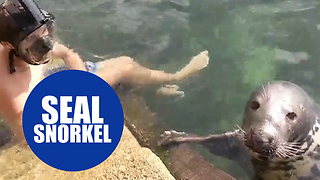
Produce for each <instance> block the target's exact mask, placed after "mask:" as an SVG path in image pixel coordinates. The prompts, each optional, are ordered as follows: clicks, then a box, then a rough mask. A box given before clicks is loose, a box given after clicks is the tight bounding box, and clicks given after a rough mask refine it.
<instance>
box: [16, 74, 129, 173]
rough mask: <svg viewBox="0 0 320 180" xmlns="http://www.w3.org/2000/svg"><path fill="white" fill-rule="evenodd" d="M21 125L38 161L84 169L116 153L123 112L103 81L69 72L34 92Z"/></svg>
mask: <svg viewBox="0 0 320 180" xmlns="http://www.w3.org/2000/svg"><path fill="white" fill-rule="evenodd" d="M22 125H23V131H24V135H25V138H26V140H27V143H28V144H29V146H30V148H31V150H32V151H33V152H34V154H35V155H36V156H37V157H38V158H39V159H41V160H42V161H43V162H45V163H46V164H48V165H50V166H52V167H54V168H56V169H60V170H65V171H81V170H86V169H90V168H92V167H94V166H97V165H98V164H100V163H102V162H103V161H104V160H106V159H107V158H108V157H109V156H110V155H111V154H112V153H113V151H114V150H115V149H116V147H117V146H118V144H119V141H120V139H121V136H122V131H123V126H124V116H123V109H122V106H121V103H120V100H119V98H118V96H117V94H116V93H115V91H114V90H113V89H112V87H111V86H110V85H109V84H108V83H106V82H105V81H104V80H103V79H101V78H100V77H98V76H96V75H94V74H92V73H89V72H85V71H79V70H66V71H61V72H58V73H55V74H52V75H50V76H48V77H46V78H45V79H43V80H42V81H41V82H40V83H39V84H38V85H37V86H36V87H35V88H34V89H33V90H32V92H31V94H30V95H29V97H28V99H27V101H26V104H25V106H24V111H23V118H22Z"/></svg>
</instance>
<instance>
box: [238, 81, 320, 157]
mask: <svg viewBox="0 0 320 180" xmlns="http://www.w3.org/2000/svg"><path fill="white" fill-rule="evenodd" d="M313 105H314V103H313V102H312V100H311V99H310V98H309V96H308V95H307V93H306V92H305V91H304V90H303V89H302V88H300V87H299V86H297V85H296V84H293V83H290V82H286V81H275V82H269V83H267V84H264V85H262V86H261V87H259V88H258V89H256V90H255V91H254V92H253V93H252V94H251V97H250V99H249V100H248V102H247V104H246V108H245V116H244V120H243V125H242V129H243V130H244V132H245V141H244V142H245V145H246V146H247V147H248V148H250V149H251V150H252V152H254V153H257V154H258V155H259V156H264V157H267V158H269V159H272V158H275V157H276V158H290V157H292V156H296V155H299V154H301V153H303V152H305V151H306V149H307V148H308V147H309V146H310V145H309V144H305V142H309V141H310V139H309V140H308V138H311V137H310V136H309V132H310V130H311V129H312V126H313V125H314V123H315V113H314V110H313V109H314V108H313Z"/></svg>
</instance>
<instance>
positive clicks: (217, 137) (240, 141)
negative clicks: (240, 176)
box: [158, 81, 320, 180]
mask: <svg viewBox="0 0 320 180" xmlns="http://www.w3.org/2000/svg"><path fill="white" fill-rule="evenodd" d="M319 122H320V108H319V105H318V104H317V103H316V102H315V101H314V100H313V99H312V98H311V97H310V96H309V95H308V94H307V92H306V91H304V90H303V89H302V88H301V87H300V86H299V85H297V84H294V83H291V82H288V81H272V82H268V83H266V84H263V85H261V86H260V87H258V88H257V89H256V90H254V91H253V92H252V94H251V95H250V98H249V100H248V101H247V103H246V106H245V110H244V117H243V121H242V125H241V127H239V126H237V128H235V130H232V131H227V132H225V133H223V134H212V135H209V136H198V135H192V134H187V133H185V132H177V131H174V130H171V131H165V132H164V133H163V134H162V135H161V140H160V141H159V143H158V144H159V145H161V146H170V145H174V144H175V145H177V144H181V143H197V144H201V145H203V146H204V147H206V148H207V149H209V151H210V152H211V153H212V154H214V155H219V156H223V157H226V158H228V159H231V160H233V161H236V162H238V163H239V164H240V166H241V167H243V168H244V169H245V170H246V171H247V172H248V175H249V176H251V177H252V178H253V179H262V180H271V179H272V180H273V179H275V180H306V179H312V180H314V179H320V132H319V129H320V123H319ZM248 165H250V166H248Z"/></svg>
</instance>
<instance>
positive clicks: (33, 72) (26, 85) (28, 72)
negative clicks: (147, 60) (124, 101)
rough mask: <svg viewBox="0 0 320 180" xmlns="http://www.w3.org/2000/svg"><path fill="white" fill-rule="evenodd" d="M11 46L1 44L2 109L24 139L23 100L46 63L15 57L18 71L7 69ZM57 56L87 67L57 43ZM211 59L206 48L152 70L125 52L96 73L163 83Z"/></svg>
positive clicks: (111, 81)
mask: <svg viewBox="0 0 320 180" xmlns="http://www.w3.org/2000/svg"><path fill="white" fill-rule="evenodd" d="M9 49H10V47H7V46H1V45H0V76H1V78H0V85H1V86H0V99H1V101H0V113H1V114H2V116H3V117H4V118H5V121H6V123H7V124H8V125H9V127H10V129H11V131H12V132H13V134H14V135H15V139H16V140H17V141H18V142H25V138H24V134H23V129H22V112H23V107H24V104H25V102H26V100H27V97H28V95H29V94H30V92H31V91H32V89H33V88H34V87H35V86H36V84H38V83H39V82H40V81H41V80H42V79H43V74H44V71H45V68H46V66H47V65H39V66H32V65H29V64H27V63H25V62H24V61H23V60H21V59H19V58H15V61H14V62H15V67H16V72H15V73H14V74H10V73H9V71H8V62H9V60H8V52H9ZM51 56H52V57H54V58H62V59H63V60H64V62H65V63H66V65H67V66H68V67H69V68H70V69H78V70H85V67H84V64H83V60H82V59H81V58H80V56H79V55H78V54H77V53H76V52H74V51H72V50H71V49H69V48H67V47H66V46H64V45H62V44H60V43H56V44H55V46H54V49H53V50H52V52H51ZM208 63H209V57H208V52H207V51H204V52H202V53H200V54H199V55H197V56H195V57H193V58H192V59H191V61H190V62H189V64H187V65H186V66H185V67H184V68H182V69H181V70H180V71H178V72H176V73H173V74H170V73H166V72H163V71H157V70H151V69H148V68H146V67H143V66H141V65H139V64H138V63H137V62H135V61H134V60H133V59H132V58H130V57H127V56H122V57H118V58H113V59H108V60H105V61H101V62H99V63H98V70H97V75H98V76H100V77H101V78H102V79H104V80H105V81H106V82H107V83H108V84H110V85H111V86H113V85H116V84H118V83H119V82H120V81H121V82H126V83H130V84H133V85H138V84H139V85H149V84H163V83H171V82H174V81H179V80H182V79H183V78H186V77H188V76H189V75H191V74H193V73H195V72H197V71H199V70H201V69H203V68H205V67H206V66H207V65H208Z"/></svg>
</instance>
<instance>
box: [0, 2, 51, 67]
mask: <svg viewBox="0 0 320 180" xmlns="http://www.w3.org/2000/svg"><path fill="white" fill-rule="evenodd" d="M1 8H2V9H3V10H5V11H6V18H7V22H8V23H9V24H10V27H11V28H12V29H14V31H15V32H17V34H16V35H15V36H14V37H13V40H12V42H10V43H12V45H13V47H14V50H12V51H10V53H9V60H10V63H9V66H10V73H13V72H15V69H14V66H13V57H14V56H17V57H20V58H21V59H22V60H24V61H25V62H27V63H28V64H31V65H39V62H35V61H32V60H30V59H29V58H28V57H26V56H25V55H24V54H23V53H21V51H20V49H19V44H20V42H21V41H23V40H24V39H25V38H26V37H27V36H28V35H29V34H31V33H32V32H34V31H35V30H37V29H38V28H40V27H41V26H43V25H46V26H47V27H48V28H50V27H52V26H53V24H54V19H55V17H54V16H53V15H52V14H50V13H48V12H46V11H44V10H41V9H40V8H39V7H38V5H37V4H36V3H35V1H33V0H7V1H6V2H4V3H3V4H2V5H1ZM49 31H50V30H49ZM47 62H49V60H46V61H43V62H41V63H40V64H44V63H47Z"/></svg>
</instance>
